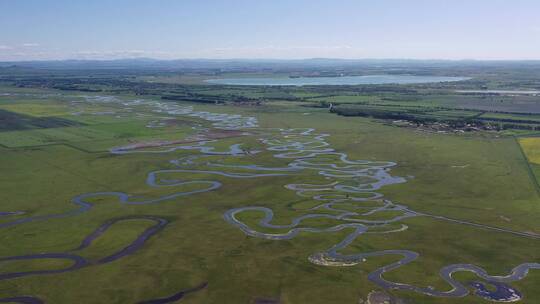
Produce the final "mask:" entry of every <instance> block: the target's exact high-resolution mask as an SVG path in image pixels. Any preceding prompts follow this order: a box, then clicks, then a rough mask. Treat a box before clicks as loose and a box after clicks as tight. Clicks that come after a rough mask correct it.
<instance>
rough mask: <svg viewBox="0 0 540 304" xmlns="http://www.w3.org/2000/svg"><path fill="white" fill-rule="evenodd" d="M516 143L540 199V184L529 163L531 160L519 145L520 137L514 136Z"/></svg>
mask: <svg viewBox="0 0 540 304" xmlns="http://www.w3.org/2000/svg"><path fill="white" fill-rule="evenodd" d="M514 141H515V142H516V144H517V145H518V148H519V151H520V152H521V156H522V157H523V159H524V160H525V164H526V165H527V172H528V173H529V177H530V179H531V180H532V183H533V186H534V188H535V189H536V194H537V195H538V197H540V184H539V183H538V179H537V178H536V175H535V174H534V171H533V169H532V168H531V163H530V162H529V158H528V157H527V154H526V153H525V151H524V150H523V147H522V146H521V144H520V143H519V139H518V137H516V136H514Z"/></svg>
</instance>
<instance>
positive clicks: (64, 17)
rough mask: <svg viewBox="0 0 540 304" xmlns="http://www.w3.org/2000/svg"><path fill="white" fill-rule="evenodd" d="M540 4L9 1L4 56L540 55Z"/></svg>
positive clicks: (479, 0)
mask: <svg viewBox="0 0 540 304" xmlns="http://www.w3.org/2000/svg"><path fill="white" fill-rule="evenodd" d="M539 12H540V1H538V0H467V1H466V0H447V1H446V0H332V1H330V0H326V1H322V0H221V1H217V0H206V1H205V0H198V1H192V0H0V60H2V61H5V60H33V59H68V58H78V59H114V58H134V57H152V58H162V59H173V58H295V59H296V58H313V57H333V58H414V59H540V18H539V17H538V14H539Z"/></svg>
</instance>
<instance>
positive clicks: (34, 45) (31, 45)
mask: <svg viewBox="0 0 540 304" xmlns="http://www.w3.org/2000/svg"><path fill="white" fill-rule="evenodd" d="M22 46H23V47H36V46H39V43H23V44H22Z"/></svg>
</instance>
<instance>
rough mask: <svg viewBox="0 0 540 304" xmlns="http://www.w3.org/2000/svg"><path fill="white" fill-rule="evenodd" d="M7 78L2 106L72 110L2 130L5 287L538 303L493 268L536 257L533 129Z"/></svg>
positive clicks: (237, 299) (56, 295) (47, 294)
mask: <svg viewBox="0 0 540 304" xmlns="http://www.w3.org/2000/svg"><path fill="white" fill-rule="evenodd" d="M0 93H4V94H3V95H0V110H4V111H6V112H9V113H16V114H18V115H24V116H25V117H26V116H28V117H34V118H38V117H39V118H56V119H62V121H69V122H71V123H72V125H69V126H56V125H52V126H50V125H45V126H43V125H32V127H28V128H24V129H20V128H19V129H13V130H1V129H0V155H1V158H0V170H1V172H2V175H0V201H1V202H2V204H1V205H0V236H1V241H2V244H3V246H0V298H6V299H9V298H13V297H27V298H26V299H30V297H31V298H32V299H40V300H41V301H43V302H45V303H144V301H149V300H152V299H163V298H169V300H168V302H166V301H165V302H147V303H169V302H170V303H173V302H174V301H176V300H178V302H179V303H180V302H181V303H287V304H289V303H325V304H327V303H351V304H352V303H367V302H365V301H367V300H368V299H367V298H368V295H369V294H370V293H371V294H372V295H373V294H374V292H380V293H381V294H382V297H387V298H388V300H389V301H390V300H391V301H394V302H392V303H428V304H429V303H459V304H469V303H470V304H472V303H475V304H476V303H484V302H486V303H489V302H490V301H495V300H496V299H499V300H500V299H506V300H508V299H515V298H512V297H511V296H512V295H510V294H508V291H509V290H514V291H515V290H517V293H518V294H519V295H520V301H521V302H519V303H529V304H532V303H539V302H540V290H539V289H538V286H540V269H531V270H530V271H529V273H528V274H527V275H526V276H525V277H524V278H522V279H520V280H518V279H515V280H507V281H505V282H504V283H502V284H501V285H495V284H494V282H495V278H494V277H491V276H497V275H498V276H502V275H508V274H509V273H510V272H511V271H512V269H513V268H514V267H516V266H518V265H521V264H523V263H538V262H540V221H539V220H538V218H539V216H538V214H540V199H539V194H538V191H537V187H538V183H537V181H536V180H535V178H534V175H531V173H530V172H531V170H533V171H534V170H537V169H535V168H536V167H535V166H538V167H539V168H540V165H537V163H538V160H537V158H538V155H537V146H538V141H537V140H536V138H534V139H521V140H520V141H519V143H521V145H522V147H523V150H524V152H525V155H526V156H527V157H528V159H527V158H526V157H525V155H524V154H523V153H522V150H521V148H520V144H519V143H518V141H516V140H515V138H514V137H511V136H500V135H495V134H492V133H487V132H485V133H484V132H478V133H467V134H437V133H429V132H422V131H419V130H417V129H411V128H399V127H396V126H391V125H385V124H381V123H380V122H378V121H373V120H371V119H368V118H361V117H342V116H337V115H335V114H332V113H328V111H327V109H324V108H311V107H303V106H299V105H297V104H293V103H288V102H285V101H283V102H275V103H269V104H267V105H262V106H253V107H240V106H219V105H204V104H192V103H187V102H173V101H168V102H167V101H162V100H159V99H157V98H154V97H144V98H141V97H139V96H131V95H107V96H102V95H99V94H95V93H87V92H86V93H81V92H76V91H73V92H69V93H66V92H60V91H55V90H46V89H43V90H32V91H28V90H27V89H17V88H11V87H2V92H0ZM306 94H307V93H306ZM306 96H310V95H309V94H308V95H306ZM333 100H336V101H340V102H341V101H346V102H365V101H368V102H371V99H369V98H366V97H351V98H349V97H339V98H334V99H333ZM373 100H374V101H377V100H379V98H378V97H375V98H374V99H373ZM49 105H50V106H49ZM1 113H2V112H0V114H1ZM439 114H441V115H443V114H444V115H452V114H455V113H452V112H447V113H439ZM458 114H460V115H461V114H462V113H458ZM456 115H457V114H456ZM311 128H312V129H314V130H311ZM313 153H315V155H310V154H313ZM529 162H531V163H532V164H529ZM531 166H532V168H533V169H531ZM324 203H332V204H334V205H333V209H332V208H326V207H325V206H321V205H322V204H324ZM250 207H253V208H251V209H250ZM254 207H257V208H258V209H256V208H254ZM315 207H317V208H315ZM268 210H271V211H272V213H271V216H270V217H271V218H272V220H271V221H270V222H265V217H268V216H269V215H268V213H265V212H268ZM234 212H237V213H234ZM302 216H304V217H302ZM265 223H266V224H265ZM343 225H345V226H343ZM295 228H300V229H296V230H295ZM364 229H365V230H364ZM351 238H352V239H351ZM348 239H349V240H350V243H348V244H346V246H341V247H340V245H339V244H341V243H342V241H345V240H348ZM340 242H341V243H340ZM334 246H337V247H338V248H337V250H336V252H332V250H331V249H330V248H333V247H334ZM399 250H401V251H407V253H403V252H401V253H400V252H397V251H399ZM321 252H322V253H323V255H322V258H321V259H316V258H314V257H317V255H316V253H321ZM377 252H378V254H374V255H362V254H365V253H377ZM408 254H417V256H416V257H415V258H414V259H412V260H410V261H406V262H405V261H404V260H403V259H404V257H406V256H407V255H408ZM319 257H320V256H319ZM398 261H402V262H401V264H398V266H397V267H395V268H392V269H386V270H385V271H384V273H383V274H382V275H373V273H374V272H375V271H376V270H379V269H383V268H381V267H387V266H388V265H394V263H396V262H398ZM325 263H326V264H327V265H324V264H325ZM353 264H354V265H353ZM461 264H467V265H475V266H476V267H479V268H481V269H483V270H485V272H487V274H486V276H484V277H481V276H478V274H479V273H481V271H479V270H476V272H475V271H472V270H471V268H467V266H455V265H461ZM345 265H348V266H345ZM452 265H454V266H452ZM449 266H450V268H452V267H453V268H452V269H454V271H453V274H451V275H450V276H451V278H448V277H447V280H446V281H445V280H444V279H443V278H442V277H441V269H445V267H449ZM465 270H467V271H465ZM442 273H444V272H442ZM370 274H372V275H370ZM488 274H489V276H488ZM383 279H384V280H383ZM472 281H474V282H480V283H483V284H487V287H486V288H485V289H484V290H483V292H482V289H478V288H474V287H473V286H472V285H471V282H472ZM385 282H386V283H385ZM385 284H386V285H385ZM385 286H386V287H385ZM389 286H390V288H388V287H389ZM399 286H401V287H399ZM405 286H407V287H405ZM429 286H431V287H432V288H428V287H429ZM456 286H457V287H456ZM461 287H462V288H464V290H461V293H459V292H457V291H456V290H458V291H459V290H460V288H461ZM435 291H436V292H435ZM505 292H506V293H505ZM175 296H176V298H175ZM173 300H174V301H173ZM5 301H7V302H10V301H12V302H17V301H16V299H12V300H5ZM5 301H4V302H5ZM362 301H364V302H362ZM370 301H371V302H370V303H372V304H374V303H382V302H374V300H373V298H372V299H370ZM29 303H30V302H29Z"/></svg>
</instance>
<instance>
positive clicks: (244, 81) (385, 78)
mask: <svg viewBox="0 0 540 304" xmlns="http://www.w3.org/2000/svg"><path fill="white" fill-rule="evenodd" d="M468 79H470V78H468V77H442V76H412V75H366V76H343V77H299V78H285V77H280V78H278V77H268V78H263V77H259V78H258V77H246V78H218V79H208V80H205V82H207V83H212V84H225V85H250V86H317V85H359V84H413V83H434V82H450V81H461V80H468Z"/></svg>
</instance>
